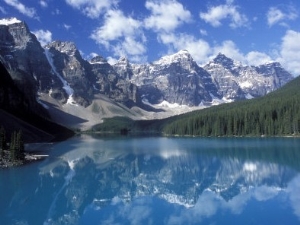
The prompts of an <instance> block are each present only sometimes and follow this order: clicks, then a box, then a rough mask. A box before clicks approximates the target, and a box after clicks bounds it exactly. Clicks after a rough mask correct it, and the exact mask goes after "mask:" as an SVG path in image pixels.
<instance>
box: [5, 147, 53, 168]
mask: <svg viewBox="0 0 300 225" xmlns="http://www.w3.org/2000/svg"><path fill="white" fill-rule="evenodd" d="M45 157H48V155H36V154H30V153H25V157H24V159H23V160H11V158H10V151H7V150H4V151H3V155H2V156H1V157H0V169H1V168H10V167H15V166H21V165H24V164H27V163H30V162H34V161H37V160H42V159H44V158H45Z"/></svg>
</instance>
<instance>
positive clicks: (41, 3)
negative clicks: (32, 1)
mask: <svg viewBox="0 0 300 225" xmlns="http://www.w3.org/2000/svg"><path fill="white" fill-rule="evenodd" d="M39 3H40V5H41V6H42V7H43V8H47V7H48V3H47V2H46V1H44V0H41V1H40V2H39Z"/></svg>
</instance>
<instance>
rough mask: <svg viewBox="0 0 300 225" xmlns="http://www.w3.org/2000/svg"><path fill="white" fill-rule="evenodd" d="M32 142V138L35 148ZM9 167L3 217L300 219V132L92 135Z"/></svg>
mask: <svg viewBox="0 0 300 225" xmlns="http://www.w3.org/2000/svg"><path fill="white" fill-rule="evenodd" d="M31 147H32V146H31ZM35 151H42V152H41V153H43V154H49V157H47V158H46V159H45V160H43V161H38V162H34V163H30V164H27V165H25V166H22V167H17V168H10V169H0V180H1V183H0V224H1V225H6V224H7V225H11V224H18V225H31V224H44V225H52V224H87V225H93V224H243V225H244V224H289V225H292V224H300V139H299V138H179V137H176V138H169V137H132V136H122V137H120V136H119V137H114V136H106V137H103V136H96V135H93V136H88V135H82V136H77V137H74V138H71V139H69V140H67V141H64V142H61V143H55V144H45V145H42V146H41V147H39V148H37V149H36V150H35Z"/></svg>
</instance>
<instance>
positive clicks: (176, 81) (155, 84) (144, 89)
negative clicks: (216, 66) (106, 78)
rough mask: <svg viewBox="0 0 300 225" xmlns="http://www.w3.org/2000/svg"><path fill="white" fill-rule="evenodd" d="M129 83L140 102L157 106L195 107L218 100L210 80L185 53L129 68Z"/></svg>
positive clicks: (214, 87) (215, 89) (180, 52)
mask: <svg viewBox="0 0 300 225" xmlns="http://www.w3.org/2000/svg"><path fill="white" fill-rule="evenodd" d="M132 67H133V72H132V74H133V76H132V77H131V82H133V83H134V84H136V85H137V86H139V88H140V90H141V94H142V97H143V98H144V100H146V101H149V102H150V103H152V104H158V103H160V102H162V101H163V100H165V101H167V102H170V103H178V104H179V105H189V106H197V105H199V104H201V103H210V102H211V101H212V96H217V97H221V96H220V95H219V94H218V90H217V88H216V86H215V84H213V82H212V79H211V76H210V75H209V74H208V73H207V72H206V71H205V70H204V69H203V68H201V67H199V66H198V65H197V63H196V62H195V61H194V60H193V58H192V57H191V55H190V54H189V53H188V52H187V51H179V52H178V53H176V54H174V55H170V56H165V57H162V58H161V59H160V60H158V61H156V62H154V63H152V64H147V65H133V66H132Z"/></svg>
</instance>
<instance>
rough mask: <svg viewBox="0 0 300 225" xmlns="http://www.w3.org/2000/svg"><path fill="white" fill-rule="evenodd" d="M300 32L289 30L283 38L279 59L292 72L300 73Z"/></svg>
mask: <svg viewBox="0 0 300 225" xmlns="http://www.w3.org/2000/svg"><path fill="white" fill-rule="evenodd" d="M299 52H300V32H297V31H293V30H288V31H287V32H286V34H285V35H284V37H283V38H282V43H281V49H280V58H279V59H278V61H280V62H281V64H282V65H283V66H284V67H285V68H286V69H287V70H288V71H290V72H291V73H293V74H294V75H296V76H298V75H300V63H299Z"/></svg>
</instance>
